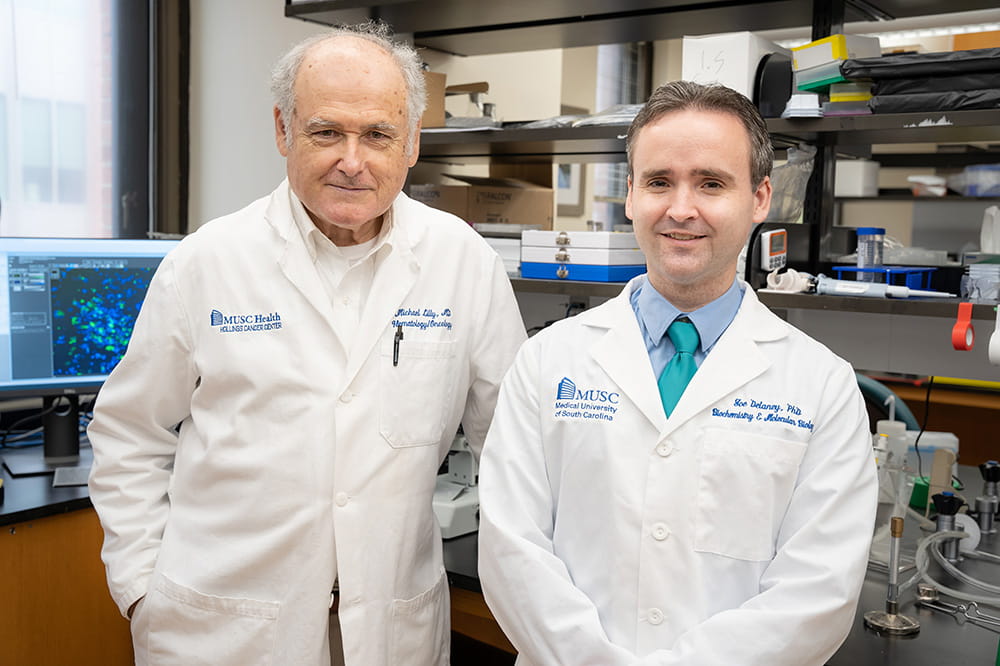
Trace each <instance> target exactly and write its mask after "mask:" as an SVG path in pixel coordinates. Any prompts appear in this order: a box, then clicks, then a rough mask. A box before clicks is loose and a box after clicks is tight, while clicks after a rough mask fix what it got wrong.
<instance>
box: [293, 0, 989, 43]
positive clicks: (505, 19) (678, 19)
mask: <svg viewBox="0 0 1000 666" xmlns="http://www.w3.org/2000/svg"><path fill="white" fill-rule="evenodd" d="M876 4H877V5H878V7H877V8H875V7H874V6H873V5H869V4H868V3H861V2H859V3H850V4H849V5H848V6H847V7H846V8H845V20H848V21H872V20H876V19H879V18H885V17H886V16H888V17H890V18H904V17H912V16H926V15H929V14H939V13H946V12H948V13H950V12H961V11H969V10H976V9H993V8H994V7H995V5H994V3H993V2H992V1H991V2H984V1H983V0H950V1H949V2H946V3H944V2H929V1H927V0H923V1H921V2H914V1H913V0H878V2H877V3H876ZM814 5H815V2H814V0H758V1H757V2H733V1H727V0H713V1H702V2H692V1H691V0H617V1H616V2H614V3H610V2H607V0H504V2H496V1H495V0H422V1H420V2H414V1H410V2H406V1H401V0H312V1H307V2H294V3H293V2H291V0H286V1H285V16H290V17H296V18H301V19H304V20H308V21H314V22H317V23H324V24H328V25H336V24H338V23H354V22H356V21H358V20H359V19H363V18H366V17H368V18H381V19H383V20H384V21H386V22H387V23H389V24H390V25H392V27H393V29H394V30H395V31H396V32H398V33H410V34H412V35H413V41H414V44H416V45H417V46H420V47H428V48H433V49H436V50H439V51H444V52H447V53H455V54H460V55H485V54H490V53H510V52H513V51H532V50H536V49H554V48H571V47H577V46H593V45H596V44H616V43H622V42H645V41H655V40H661V39H673V38H679V37H683V36H684V35H704V34H709V33H718V32H730V31H734V30H750V31H760V30H773V29H782V28H799V27H803V26H809V25H812V24H813V23H814V16H813V8H814ZM862 8H866V9H869V8H870V9H869V10H868V11H863V10H862Z"/></svg>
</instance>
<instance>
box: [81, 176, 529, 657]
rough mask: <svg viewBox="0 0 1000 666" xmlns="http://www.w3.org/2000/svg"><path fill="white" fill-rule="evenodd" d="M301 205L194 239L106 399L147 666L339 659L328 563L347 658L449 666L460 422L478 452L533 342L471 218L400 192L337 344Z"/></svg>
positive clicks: (280, 197)
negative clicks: (452, 460) (447, 562)
mask: <svg viewBox="0 0 1000 666" xmlns="http://www.w3.org/2000/svg"><path fill="white" fill-rule="evenodd" d="M290 206H291V204H290V199H289V190H288V185H287V182H286V183H283V184H282V185H280V186H279V187H278V189H277V190H275V192H274V193H272V194H271V195H270V196H269V197H265V198H263V199H260V200H259V201H256V202H255V203H253V204H251V205H250V206H248V207H247V208H245V209H244V210H241V211H239V212H237V213H235V214H233V215H229V216H226V217H224V218H220V219H218V220H215V221H213V222H210V223H208V224H207V225H205V226H203V227H202V228H201V229H199V230H198V231H197V233H195V234H192V235H191V236H189V237H187V238H185V239H184V240H183V241H182V242H181V244H180V245H179V246H178V247H177V248H176V249H175V250H174V251H173V252H171V254H169V255H168V256H167V257H166V259H165V260H164V261H163V263H162V264H161V266H160V269H159V270H158V272H157V274H156V276H155V278H154V279H153V282H152V284H151V286H150V289H149V292H148V294H147V297H146V301H145V304H144V307H143V310H142V312H141V314H140V316H139V318H138V321H137V323H136V327H135V332H134V334H133V337H132V341H131V344H130V345H129V349H128V352H127V353H126V355H125V357H124V359H123V360H122V362H121V363H120V364H119V365H118V367H117V368H116V369H115V371H114V373H113V374H112V376H111V377H110V379H109V380H108V381H107V383H106V384H105V386H104V388H103V389H102V390H101V392H100V396H99V398H98V401H97V407H96V410H95V417H94V420H93V423H92V424H91V426H90V429H89V434H90V439H91V441H92V443H93V447H94V468H93V472H92V477H91V482H90V493H91V498H92V499H93V502H94V505H95V507H96V509H97V511H98V514H99V515H100V518H101V521H102V523H103V525H104V528H105V531H106V539H105V544H104V550H103V557H104V560H105V563H106V565H107V571H108V579H109V584H110V588H111V591H112V595H113V597H114V599H115V601H116V602H117V604H118V606H119V608H120V609H121V610H122V612H123V613H124V612H125V611H126V609H127V608H128V607H129V606H130V605H131V604H132V603H133V602H134V601H135V600H137V599H139V598H140V597H141V596H143V595H145V599H144V600H143V601H142V603H140V604H139V606H138V607H137V611H136V614H135V616H134V620H133V638H134V642H135V649H136V655H137V659H138V661H139V663H169V664H185V665H190V664H213V665H220V664H239V665H240V666H243V665H246V664H281V665H284V664H296V665H300V664H302V665H304V664H326V663H328V661H329V649H328V646H327V643H326V635H327V625H328V619H329V607H330V604H331V589H332V584H333V582H334V572H335V570H336V571H337V572H338V573H339V584H340V593H341V601H340V615H339V619H340V623H341V627H342V633H343V640H344V653H345V659H346V663H347V664H348V665H360V666H372V665H379V664H386V665H395V664H404V663H405V664H420V665H423V664H447V662H448V644H449V638H450V635H449V604H448V587H447V580H446V577H445V572H444V567H443V564H442V557H441V541H440V537H439V530H438V527H437V524H436V522H435V519H434V515H433V511H432V506H431V497H432V493H433V490H434V483H435V477H436V474H437V470H438V466H439V465H440V464H441V462H442V460H443V459H444V457H445V456H446V454H447V451H448V448H449V445H450V444H451V441H452V439H453V437H454V435H455V432H456V430H457V428H458V425H459V422H460V421H461V422H462V424H463V426H464V429H465V433H466V435H467V436H468V439H469V441H470V444H472V446H473V447H474V450H475V451H477V452H478V451H479V450H480V448H481V443H482V440H483V438H484V437H485V432H486V429H487V427H488V425H489V420H490V418H491V416H492V413H493V408H494V405H495V401H496V395H497V391H498V389H499V383H500V380H501V378H502V376H503V373H504V372H505V371H506V369H507V368H508V366H509V364H510V362H511V361H512V359H513V357H514V353H515V351H516V350H517V347H518V346H519V345H520V344H521V342H522V341H523V340H524V337H525V336H524V327H523V324H522V323H521V318H520V314H519V312H518V310H517V304H516V301H515V300H514V296H513V291H512V289H511V287H510V282H509V280H508V279H507V276H506V274H505V272H504V269H503V265H502V262H501V261H500V259H499V257H498V256H497V255H496V253H495V252H493V250H492V249H491V248H490V247H489V246H488V245H487V244H486V243H485V242H484V241H483V240H482V238H480V237H479V236H478V234H476V233H475V232H474V231H473V230H472V229H471V228H470V227H469V226H468V225H467V224H465V223H464V222H462V221H460V220H459V219H458V218H456V217H454V216H451V215H448V214H446V213H442V212H440V211H436V210H434V209H431V208H428V207H426V206H424V205H423V204H420V203H418V202H415V201H412V200H411V199H409V198H407V197H406V196H405V195H402V194H401V195H399V197H398V198H397V199H396V201H395V202H394V204H393V212H392V215H393V219H394V228H393V230H392V233H391V236H390V238H389V242H390V243H391V244H392V247H391V251H389V249H388V248H383V250H382V251H385V252H387V254H386V256H383V257H380V259H379V263H378V265H377V268H376V270H375V275H374V283H373V285H372V289H371V292H370V293H369V294H368V295H367V303H366V306H365V308H364V311H363V313H362V315H361V322H360V325H358V327H357V329H356V333H355V334H354V335H353V336H352V340H353V342H352V346H351V347H350V348H349V349H348V348H345V347H344V345H343V344H342V343H341V339H340V338H339V337H338V335H337V328H338V323H337V321H336V320H335V317H334V315H333V308H332V306H331V304H330V302H329V299H328V297H327V294H326V292H325V291H324V288H323V286H322V284H321V282H320V277H319V275H318V273H317V271H316V269H315V267H314V265H313V263H312V262H311V260H310V257H309V255H308V252H307V248H306V246H305V244H304V241H303V239H302V236H301V233H300V232H299V230H298V228H297V227H296V225H295V223H294V221H293V219H292V217H291V212H290V211H291V207H290ZM401 309H402V312H401ZM398 321H401V322H403V325H404V329H403V330H404V338H403V340H402V341H401V342H400V345H399V360H398V365H395V366H394V364H393V338H394V334H395V331H396V323H397V322H398ZM276 324H277V325H276ZM178 423H179V424H180V428H179V432H178V431H175V429H174V426H175V424H178Z"/></svg>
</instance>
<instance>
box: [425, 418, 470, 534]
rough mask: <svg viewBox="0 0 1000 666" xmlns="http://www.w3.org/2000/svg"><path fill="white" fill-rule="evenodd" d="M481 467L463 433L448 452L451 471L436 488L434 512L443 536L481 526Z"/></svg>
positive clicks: (439, 479)
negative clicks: (479, 484)
mask: <svg viewBox="0 0 1000 666" xmlns="http://www.w3.org/2000/svg"><path fill="white" fill-rule="evenodd" d="M478 474H479V466H478V465H477V464H476V458H475V456H474V455H473V453H472V449H470V448H469V442H468V440H466V438H465V435H463V434H462V433H459V434H457V435H455V438H454V439H453V440H452V442H451V448H450V449H449V451H448V471H447V473H445V474H439V475H438V478H437V485H436V486H435V488H434V500H433V503H434V515H435V516H436V517H437V521H438V525H440V526H441V538H443V539H451V538H454V537H457V536H462V535H463V534H469V533H470V532H475V531H476V530H478V529H479V486H478Z"/></svg>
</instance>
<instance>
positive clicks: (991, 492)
mask: <svg viewBox="0 0 1000 666" xmlns="http://www.w3.org/2000/svg"><path fill="white" fill-rule="evenodd" d="M979 473H980V474H982V476H983V494H982V495H980V496H979V497H977V498H976V520H977V522H978V523H979V531H980V532H982V533H983V534H996V531H997V528H996V522H995V519H996V513H997V509H998V508H1000V497H997V482H998V481H1000V464H998V463H997V461H996V460H987V461H986V462H985V463H982V464H980V465H979Z"/></svg>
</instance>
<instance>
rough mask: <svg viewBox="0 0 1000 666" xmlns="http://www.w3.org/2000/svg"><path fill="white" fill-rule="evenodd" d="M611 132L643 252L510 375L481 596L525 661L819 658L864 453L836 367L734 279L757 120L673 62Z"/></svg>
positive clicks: (765, 175) (835, 641)
mask: <svg viewBox="0 0 1000 666" xmlns="http://www.w3.org/2000/svg"><path fill="white" fill-rule="evenodd" d="M627 143H628V154H629V167H630V169H629V177H628V195H627V199H626V213H627V215H628V216H629V217H630V218H631V219H632V221H633V224H634V228H635V233H636V238H637V240H638V242H639V246H640V247H641V248H642V250H643V252H644V254H645V256H646V261H647V267H648V273H647V274H646V275H643V276H640V277H638V278H635V279H634V280H632V281H631V282H630V283H629V284H628V285H627V286H626V288H625V289H624V291H623V292H622V293H621V295H620V296H618V297H617V298H614V299H612V300H611V301H609V302H607V303H605V304H603V305H601V306H600V307H598V308H595V309H593V310H591V311H589V312H585V313H584V314H581V315H578V316H576V317H574V318H572V319H569V320H566V321H563V322H559V323H558V324H556V325H554V326H552V327H551V328H549V329H547V330H545V331H543V332H541V333H539V334H538V335H537V336H535V337H534V338H532V339H531V340H529V341H528V342H527V343H526V344H525V345H524V347H523V348H522V349H521V351H520V352H519V354H518V357H517V360H516V361H515V364H514V366H513V367H512V368H511V371H510V373H509V374H508V376H507V377H506V378H505V380H504V383H503V386H502V388H501V392H500V400H499V403H498V405H497V412H496V415H495V417H494V421H493V425H492V426H491V429H490V433H489V436H488V437H487V441H486V446H485V449H484V452H483V459H482V466H481V468H480V501H481V510H482V523H481V526H480V541H479V543H480V576H481V579H482V584H483V591H484V594H485V596H486V600H487V602H488V603H489V605H490V608H491V609H492V610H493V613H494V614H495V616H496V617H497V619H498V621H499V623H500V625H501V627H502V628H503V629H504V631H505V632H506V633H507V635H508V636H509V637H510V639H511V642H512V643H513V644H514V646H515V647H516V648H517V649H518V651H519V653H520V655H519V658H518V664H525V665H526V664H531V665H534V666H548V665H549V664H573V665H574V666H580V665H582V664H600V665H601V666H616V665H625V664H649V665H653V664H656V665H663V666H666V665H671V666H673V665H677V666H680V665H684V666H688V665H690V664H712V665H719V666H723V665H725V666H731V665H734V664H739V665H740V666H748V665H754V664H756V665H759V666H780V665H787V666H809V665H819V664H823V663H824V662H825V660H826V659H827V658H828V657H829V656H830V655H831V654H833V652H834V651H835V650H836V649H837V647H838V646H839V645H840V643H841V642H842V641H843V640H844V639H845V638H846V636H847V634H848V631H849V629H850V626H851V622H852V618H853V617H854V613H855V606H856V603H857V599H858V595H859V593H860V588H861V583H862V580H863V576H864V572H865V567H866V563H867V556H868V549H869V546H870V541H871V534H872V527H873V523H874V518H875V509H876V481H875V465H874V461H873V458H872V451H871V438H870V435H869V433H868V420H867V415H866V411H865V407H864V404H863V400H862V398H861V395H860V393H859V391H858V388H857V384H856V382H855V379H854V372H853V371H852V369H851V367H850V366H849V365H848V364H847V363H846V362H845V361H843V360H841V359H840V358H837V357H836V356H834V355H833V354H832V353H831V352H830V351H829V350H828V349H826V348H825V347H823V346H822V345H821V344H819V343H818V342H816V341H815V340H812V339H810V338H809V337H807V336H806V335H804V334H803V333H801V332H800V331H798V330H796V329H795V328H793V327H792V326H790V325H788V324H787V323H785V322H784V321H782V320H781V319H779V318H778V317H776V316H775V315H773V314H772V313H771V312H770V311H769V310H767V309H766V308H765V307H764V306H763V305H761V304H760V303H759V302H758V300H757V298H756V297H755V295H754V292H753V290H752V289H751V288H750V287H749V286H748V285H746V284H745V283H743V282H741V281H739V280H738V279H737V278H736V263H737V257H738V255H739V253H740V249H741V247H742V246H743V244H744V242H745V240H746V238H747V235H748V232H749V230H750V227H751V225H752V224H754V223H759V222H761V221H763V220H764V218H765V217H766V215H767V211H768V207H769V205H770V199H771V185H770V181H769V173H770V168H771V162H772V152H771V145H770V139H769V137H768V134H767V130H766V127H765V125H764V122H763V120H762V119H761V118H760V115H759V114H758V113H757V111H756V109H755V108H754V107H753V105H752V104H750V102H749V101H748V100H747V99H746V98H745V97H743V96H742V95H739V94H738V93H736V92H734V91H732V90H729V89H727V88H722V87H715V86H713V87H703V86H699V85H698V84H692V83H687V82H675V83H671V84H667V85H665V86H663V87H661V88H660V89H658V90H657V91H656V92H655V93H654V94H653V96H652V97H651V98H650V100H649V101H648V102H647V104H646V106H645V107H644V108H643V110H642V111H641V112H640V113H639V114H638V116H637V117H636V119H635V121H634V122H633V124H632V126H631V128H630V130H629V133H628V138H627ZM677 321H679V322H680V323H679V324H678V325H677V326H675V325H674V322H677ZM678 377H682V380H680V381H679V380H678ZM684 382H687V383H686V384H685V383H684Z"/></svg>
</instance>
